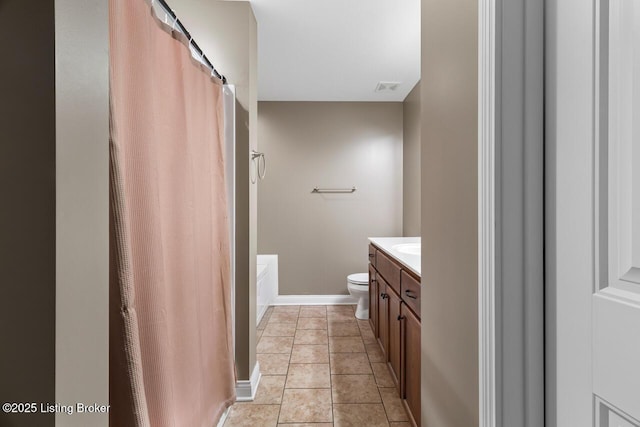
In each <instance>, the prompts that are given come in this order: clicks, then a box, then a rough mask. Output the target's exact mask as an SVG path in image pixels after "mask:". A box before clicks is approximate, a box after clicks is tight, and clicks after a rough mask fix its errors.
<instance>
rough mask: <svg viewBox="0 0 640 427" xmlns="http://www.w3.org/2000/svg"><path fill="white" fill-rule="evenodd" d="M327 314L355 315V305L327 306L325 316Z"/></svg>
mask: <svg viewBox="0 0 640 427" xmlns="http://www.w3.org/2000/svg"><path fill="white" fill-rule="evenodd" d="M329 313H346V314H354V313H355V305H350V304H349V305H328V306H327V314H329Z"/></svg>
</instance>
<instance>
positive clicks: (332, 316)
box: [327, 311, 356, 321]
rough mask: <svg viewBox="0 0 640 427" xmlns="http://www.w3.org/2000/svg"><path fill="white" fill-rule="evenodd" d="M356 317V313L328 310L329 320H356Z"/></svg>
mask: <svg viewBox="0 0 640 427" xmlns="http://www.w3.org/2000/svg"><path fill="white" fill-rule="evenodd" d="M355 318H356V315H355V314H354V313H347V312H330V311H327V320H329V321H332V320H334V321H344V320H354V319H355Z"/></svg>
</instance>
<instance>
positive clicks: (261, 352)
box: [224, 305, 410, 427]
mask: <svg viewBox="0 0 640 427" xmlns="http://www.w3.org/2000/svg"><path fill="white" fill-rule="evenodd" d="M354 312H355V306H349V305H348V306H345V305H336V306H276V307H270V308H269V309H268V311H267V313H266V314H265V316H264V318H263V319H262V321H261V322H260V325H259V326H258V348H257V353H258V355H257V357H258V362H259V363H260V371H261V372H262V379H261V380H260V385H259V386H258V392H257V394H256V399H255V400H254V401H253V402H247V403H236V404H235V405H233V407H232V408H231V411H230V412H229V416H228V418H227V421H226V422H225V424H224V425H225V427H236V426H242V427H249V426H250V427H253V426H256V427H270V426H273V427H276V426H288V427H305V426H309V427H323V426H335V427H347V426H357V427H363V426H366V427H377V426H390V427H404V426H410V423H409V422H408V418H407V414H406V412H405V409H404V406H403V405H402V401H401V400H400V398H398V394H397V392H396V389H395V388H394V385H393V380H392V379H391V375H390V373H389V370H388V368H387V366H386V364H385V363H384V360H383V358H382V353H381V352H380V349H379V348H378V344H377V343H376V342H375V337H374V335H373V332H372V331H371V327H370V326H369V322H368V321H366V320H357V319H356V318H355V315H354Z"/></svg>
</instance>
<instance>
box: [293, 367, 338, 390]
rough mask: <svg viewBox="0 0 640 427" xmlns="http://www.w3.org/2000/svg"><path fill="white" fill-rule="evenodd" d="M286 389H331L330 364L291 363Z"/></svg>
mask: <svg viewBox="0 0 640 427" xmlns="http://www.w3.org/2000/svg"><path fill="white" fill-rule="evenodd" d="M285 387H286V388H330V387H331V375H330V374H329V364H328V363H301V364H298V363H291V364H290V365H289V373H288V374H287V383H286V385H285Z"/></svg>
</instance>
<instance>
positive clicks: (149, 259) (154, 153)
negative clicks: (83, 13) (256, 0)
mask: <svg viewBox="0 0 640 427" xmlns="http://www.w3.org/2000/svg"><path fill="white" fill-rule="evenodd" d="M153 16H154V15H153V14H152V13H151V10H150V6H149V5H148V4H147V3H146V2H145V1H144V0H110V34H111V35H110V38H111V39H110V41H111V45H110V56H111V60H110V63H111V70H110V72H111V77H110V79H111V144H110V147H111V252H110V257H111V259H110V264H111V277H110V286H111V292H110V308H111V312H110V367H109V370H110V403H111V412H110V425H111V426H112V427H136V426H153V427H164V426H171V427H182V426H184V427H200V426H202V427H211V426H214V425H215V423H216V422H217V420H218V419H219V417H220V416H221V414H222V413H223V411H224V410H225V409H226V408H227V407H228V406H229V405H230V404H231V403H232V402H233V401H234V399H235V387H234V386H235V369H234V364H233V349H232V336H231V298H230V293H231V288H230V262H229V259H230V256H229V241H228V218H227V215H226V212H227V208H226V206H227V205H226V204H227V200H226V194H225V178H224V163H223V160H224V159H223V138H222V130H223V125H222V113H223V111H222V87H221V84H220V82H219V81H217V80H212V79H211V78H210V74H209V72H208V71H207V70H205V69H204V68H203V67H201V66H200V65H199V64H197V63H196V62H195V61H194V60H193V59H192V58H191V55H190V52H189V49H188V48H187V47H186V46H185V44H184V40H179V39H180V38H181V37H182V36H179V35H173V36H172V35H171V33H170V32H169V31H167V29H166V28H163V24H161V23H159V22H158V21H157V20H156V19H155V18H154V17H153Z"/></svg>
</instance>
